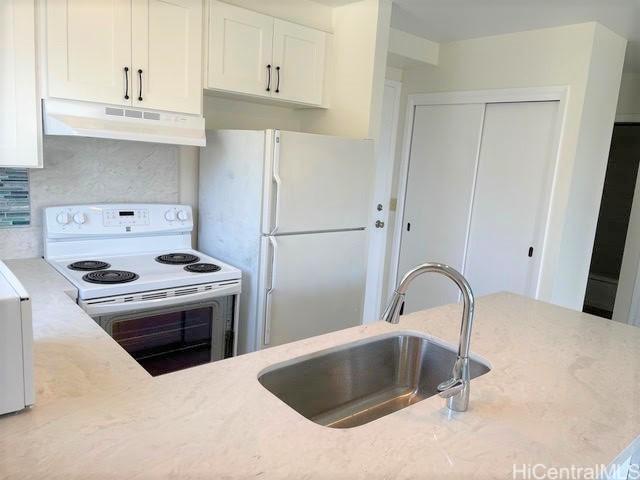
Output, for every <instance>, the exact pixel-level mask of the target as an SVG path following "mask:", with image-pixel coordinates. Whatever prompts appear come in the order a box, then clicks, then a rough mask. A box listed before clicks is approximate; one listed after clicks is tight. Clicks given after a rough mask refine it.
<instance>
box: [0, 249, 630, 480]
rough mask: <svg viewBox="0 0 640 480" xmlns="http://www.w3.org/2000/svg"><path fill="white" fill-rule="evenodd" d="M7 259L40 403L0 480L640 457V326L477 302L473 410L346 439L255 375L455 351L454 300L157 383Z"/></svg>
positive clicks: (473, 472)
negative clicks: (436, 348)
mask: <svg viewBox="0 0 640 480" xmlns="http://www.w3.org/2000/svg"><path fill="white" fill-rule="evenodd" d="M7 264H8V265H9V266H10V268H12V270H13V271H14V272H15V273H16V274H17V275H18V277H19V278H20V279H21V280H22V281H23V283H24V284H25V287H26V288H27V290H29V292H30V294H31V295H32V299H33V313H34V336H35V347H34V354H35V368H36V391H37V399H36V400H37V404H36V406H35V407H33V408H32V409H30V410H27V411H24V412H21V413H18V414H12V415H5V416H2V417H0V478H3V479H4V478H12V479H14V478H15V479H27V478H42V479H44V478H46V479H58V478H59V479H67V480H75V479H87V478H92V479H156V478H172V479H214V478H215V479H218V478H221V479H244V478H260V479H285V478H286V479H296V480H299V479H360V478H362V479H426V478H429V479H432V478H436V479H438V478H456V479H461V478H464V479H475V478H478V479H485V478H486V479H489V478H497V479H509V478H512V474H513V465H514V464H516V465H521V464H532V465H533V464H538V463H543V464H546V465H555V466H570V465H577V466H595V465H599V464H609V463H611V462H614V461H616V462H617V461H620V460H622V459H623V458H626V457H628V456H629V455H631V454H632V453H633V452H635V451H637V450H639V449H640V436H639V435H640V329H637V328H635V327H630V326H626V325H622V324H619V323H615V322H612V321H605V320H602V319H598V318H596V317H592V316H590V315H585V314H581V313H578V312H573V311H570V310H566V309H562V308H559V307H555V306H551V305H548V304H545V303H541V302H536V301H533V300H529V299H526V298H523V297H519V296H516V295H511V294H498V295H493V296H489V297H484V298H481V299H479V300H478V302H477V313H476V320H475V325H474V331H473V336H472V340H471V350H472V352H473V353H475V354H478V355H481V356H482V357H484V358H485V359H487V360H488V361H489V362H490V363H491V365H492V370H491V371H490V372H489V373H487V374H486V375H483V376H481V377H478V378H476V379H474V380H472V382H471V404H470V409H469V411H467V412H465V413H459V414H451V415H449V414H448V412H447V410H446V409H445V408H444V401H443V400H442V399H441V398H439V397H437V396H436V397H431V398H429V399H426V400H424V401H422V402H419V403H417V404H415V405H412V406H411V407H408V408H405V409H403V410H401V411H398V412H395V413H393V414H391V415H388V416H386V417H383V418H380V419H378V420H376V421H373V422H371V423H368V424H366V425H362V426H360V427H356V428H351V429H344V430H341V429H331V428H326V427H322V426H319V425H317V424H315V423H313V422H311V421H309V420H307V419H305V418H303V417H302V416H300V415H299V414H298V413H296V412H295V411H293V410H292V409H290V408H289V407H288V406H286V405H285V404H284V403H282V402H281V401H280V400H278V399H277V398H276V397H274V396H273V395H271V394H270V393H269V392H268V391H267V390H265V389H264V388H263V387H262V386H261V385H260V384H259V383H258V381H257V376H258V375H259V373H260V372H261V371H262V370H263V369H265V368H267V367H269V366H271V365H273V364H276V363H279V362H282V361H286V360H289V359H292V358H294V357H298V356H300V355H306V354H309V353H312V352H315V351H319V350H323V349H326V348H330V347H335V346H337V345H340V344H344V343H349V342H353V341H358V340H362V339H364V338H367V337H372V336H377V335H381V334H385V333H389V332H392V331H396V330H397V331H415V332H419V333H422V334H427V335H433V336H436V337H440V338H442V339H444V340H445V341H448V342H451V343H452V344H457V338H458V332H459V329H460V307H459V306H453V305H452V306H446V307H442V308H438V309H433V310H429V311H425V312H418V313H415V314H412V315H408V316H405V317H402V319H401V322H400V325H397V326H395V325H388V324H385V323H382V322H378V323H375V324H371V325H366V326H360V327H355V328H351V329H347V330H342V331H340V332H335V333H332V334H328V335H323V336H320V337H315V338H310V339H307V340H303V341H300V342H296V343H292V344H288V345H283V346H280V347H275V348H271V349H268V350H263V351H261V352H256V353H252V354H249V355H243V356H240V357H236V358H233V359H227V360H223V361H220V362H216V363H211V364H207V365H202V366H199V367H195V368H192V369H188V370H183V371H181V372H175V373H171V374H168V375H164V376H161V377H156V378H152V377H150V376H149V375H148V374H147V373H146V372H145V371H144V370H143V369H142V368H141V367H139V366H138V364H137V363H136V362H135V361H134V360H133V359H131V358H130V357H129V356H128V355H127V354H126V353H124V351H123V350H122V349H121V348H120V347H119V346H118V345H117V344H116V343H115V342H114V341H113V340H112V339H111V338H110V337H108V336H107V334H106V333H104V332H103V331H102V330H101V329H100V328H99V327H98V326H97V325H96V324H95V323H94V322H93V320H91V318H89V317H88V316H87V315H86V314H84V312H82V310H80V309H79V307H77V306H76V305H75V304H74V302H73V301H72V299H71V298H70V296H69V293H70V294H71V295H73V288H72V287H70V286H69V284H68V283H67V282H66V281H65V280H64V279H63V278H62V277H61V276H59V275H58V274H57V273H56V272H55V271H54V270H53V269H51V268H50V267H49V266H48V265H47V264H46V263H45V262H44V261H43V260H41V259H33V260H20V261H11V262H7Z"/></svg>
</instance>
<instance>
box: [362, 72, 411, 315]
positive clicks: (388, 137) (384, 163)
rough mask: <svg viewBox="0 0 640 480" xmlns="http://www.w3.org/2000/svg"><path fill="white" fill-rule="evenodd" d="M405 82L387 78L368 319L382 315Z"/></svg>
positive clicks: (375, 192) (369, 268)
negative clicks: (399, 124)
mask: <svg viewBox="0 0 640 480" xmlns="http://www.w3.org/2000/svg"><path fill="white" fill-rule="evenodd" d="M401 86H402V84H401V83H399V82H394V81H391V80H386V81H385V86H384V96H383V100H382V122H381V128H380V136H379V139H378V142H377V145H376V149H375V155H376V172H375V182H374V188H373V202H372V204H373V207H374V208H373V212H374V218H373V221H372V223H373V224H372V225H370V227H369V259H368V261H367V293H366V297H365V304H364V316H363V318H364V320H363V321H364V322H365V323H367V322H375V321H376V320H379V319H380V314H381V309H382V306H383V303H384V302H386V301H387V298H386V295H384V291H385V289H384V288H383V281H384V266H385V260H386V258H387V240H388V238H387V237H388V232H389V227H388V224H389V201H390V197H391V181H392V177H393V163H394V158H395V146H396V137H397V130H398V113H399V107H400V90H401Z"/></svg>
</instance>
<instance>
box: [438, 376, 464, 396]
mask: <svg viewBox="0 0 640 480" xmlns="http://www.w3.org/2000/svg"><path fill="white" fill-rule="evenodd" d="M463 389H464V381H463V380H462V379H461V378H450V379H449V380H446V381H444V382H442V383H441V384H439V385H438V391H439V392H440V394H439V395H440V396H441V397H442V398H451V397H453V396H455V395H457V394H459V393H460V392H462V390H463Z"/></svg>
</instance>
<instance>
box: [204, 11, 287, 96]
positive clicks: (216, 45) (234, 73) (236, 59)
mask: <svg viewBox="0 0 640 480" xmlns="http://www.w3.org/2000/svg"><path fill="white" fill-rule="evenodd" d="M272 61H273V17H269V16H267V15H262V14H260V13H257V12H253V11H251V10H246V9H244V8H240V7H236V6H234V5H229V4H227V3H223V2H218V1H212V2H211V9H210V16H209V67H208V75H207V76H208V87H209V88H213V89H220V90H230V91H234V92H242V93H249V94H252V95H259V96H262V97H269V96H271V89H270V88H269V90H267V87H268V86H269V83H270V82H269V75H271V77H272V78H271V80H272V81H273V80H274V78H275V76H274V75H273V70H274V69H273V68H272ZM270 67H271V68H270Z"/></svg>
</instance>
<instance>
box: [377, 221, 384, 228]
mask: <svg viewBox="0 0 640 480" xmlns="http://www.w3.org/2000/svg"><path fill="white" fill-rule="evenodd" d="M376 228H384V222H382V221H380V220H376Z"/></svg>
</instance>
